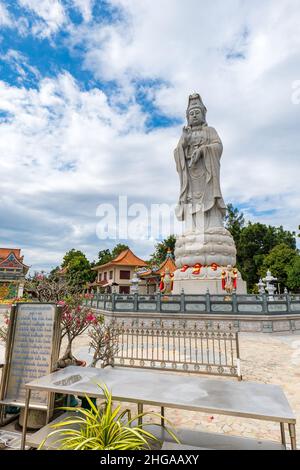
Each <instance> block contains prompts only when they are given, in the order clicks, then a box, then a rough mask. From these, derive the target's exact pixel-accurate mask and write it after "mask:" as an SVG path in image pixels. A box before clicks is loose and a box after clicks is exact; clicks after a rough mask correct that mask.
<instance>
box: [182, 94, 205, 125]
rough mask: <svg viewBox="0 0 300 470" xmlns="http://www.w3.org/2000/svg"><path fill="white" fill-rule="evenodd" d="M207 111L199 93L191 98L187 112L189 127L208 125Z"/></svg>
mask: <svg viewBox="0 0 300 470" xmlns="http://www.w3.org/2000/svg"><path fill="white" fill-rule="evenodd" d="M206 112H207V109H206V107H205V106H204V103H203V101H202V99H201V96H200V95H199V94H198V93H194V94H193V95H190V96H189V104H188V107H187V110H186V117H187V121H188V124H189V126H191V127H193V126H202V125H203V124H205V125H206V124H207V123H206Z"/></svg>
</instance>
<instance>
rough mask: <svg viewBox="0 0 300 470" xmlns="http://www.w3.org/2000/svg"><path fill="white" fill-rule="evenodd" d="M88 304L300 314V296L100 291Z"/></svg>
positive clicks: (117, 309) (132, 309)
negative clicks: (130, 293)
mask: <svg viewBox="0 0 300 470" xmlns="http://www.w3.org/2000/svg"><path fill="white" fill-rule="evenodd" d="M84 302H85V304H86V305H89V306H91V307H93V308H96V309H99V310H104V311H105V310H106V311H111V312H144V313H151V312H152V313H166V314H167V313H189V314H197V313H200V314H201V313H203V314H208V313H213V314H229V315H230V314H238V315H248V314H251V315H283V314H284V315H286V314H292V315H295V314H300V295H274V296H269V295H267V294H264V295H251V294H249V295H236V294H233V295H232V296H225V295H210V294H206V295H185V294H181V295H170V296H164V295H161V294H154V295H138V294H133V295H120V294H96V295H94V296H93V298H87V299H85V301H84Z"/></svg>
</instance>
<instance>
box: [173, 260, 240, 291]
mask: <svg viewBox="0 0 300 470" xmlns="http://www.w3.org/2000/svg"><path fill="white" fill-rule="evenodd" d="M225 268H226V266H221V267H218V268H217V269H216V270H214V269H212V268H211V267H210V266H204V267H202V268H201V270H200V273H199V274H193V271H194V268H188V269H187V270H186V271H185V272H181V270H180V269H177V270H176V271H175V273H174V284H173V291H172V294H173V295H179V294H181V293H182V290H183V291H184V293H185V294H191V295H197V294H198V295H203V294H206V293H207V291H209V293H210V294H211V295H226V292H225V291H224V290H223V289H222V276H221V273H222V271H223V270H224V269H225ZM236 294H247V284H246V282H245V281H243V279H242V276H241V274H240V273H238V278H237V288H236Z"/></svg>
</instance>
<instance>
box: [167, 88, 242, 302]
mask: <svg viewBox="0 0 300 470" xmlns="http://www.w3.org/2000/svg"><path fill="white" fill-rule="evenodd" d="M206 112H207V110H206V107H205V106H204V104H203V102H202V99H201V97H200V95H199V94H198V93H195V94H193V95H190V97H189V103H188V108H187V112H186V117H187V123H188V125H187V126H185V127H184V128H183V132H182V136H181V138H180V140H179V143H178V145H177V147H176V149H175V152H174V157H175V161H176V169H177V172H178V174H179V179H180V196H179V202H178V205H177V207H176V216H177V218H178V220H180V221H183V222H184V224H185V225H184V233H183V235H182V236H178V237H177V240H176V247H175V260H176V266H177V268H178V269H177V270H176V272H175V275H174V287H173V294H179V293H180V292H182V289H183V290H184V292H185V293H186V294H188V293H190V294H197V293H206V292H207V290H209V292H210V293H211V294H217V293H219V294H221V293H223V288H222V272H223V271H224V268H225V267H227V266H228V265H231V266H235V264H236V248H235V243H234V240H233V238H232V236H231V234H230V233H229V232H228V230H226V229H225V227H224V218H225V215H226V205H225V203H224V200H223V197H222V193H221V187H220V160H221V156H222V152H223V145H222V142H221V139H220V137H219V135H218V133H217V131H216V130H215V129H214V128H213V127H210V126H208V125H207V122H206ZM200 280H201V283H200V282H198V281H200ZM237 292H238V293H246V284H245V282H244V281H242V279H241V276H240V274H239V273H238V280H237Z"/></svg>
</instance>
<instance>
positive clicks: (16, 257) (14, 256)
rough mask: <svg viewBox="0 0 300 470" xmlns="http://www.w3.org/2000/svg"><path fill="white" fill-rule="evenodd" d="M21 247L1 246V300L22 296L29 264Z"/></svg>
mask: <svg viewBox="0 0 300 470" xmlns="http://www.w3.org/2000/svg"><path fill="white" fill-rule="evenodd" d="M23 258H24V257H23V256H22V255H21V249H20V248H0V301H1V300H6V299H14V298H16V297H22V296H23V291H24V283H25V276H26V274H27V272H28V270H29V266H27V265H26V264H24V262H23Z"/></svg>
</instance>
